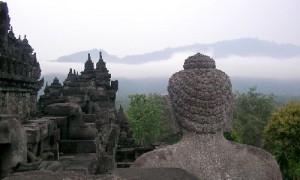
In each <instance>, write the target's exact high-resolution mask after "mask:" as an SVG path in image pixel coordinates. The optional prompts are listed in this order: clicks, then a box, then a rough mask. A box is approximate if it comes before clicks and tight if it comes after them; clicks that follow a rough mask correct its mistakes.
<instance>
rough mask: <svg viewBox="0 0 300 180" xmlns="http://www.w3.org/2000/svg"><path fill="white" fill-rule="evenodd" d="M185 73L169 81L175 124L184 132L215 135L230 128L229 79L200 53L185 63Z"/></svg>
mask: <svg viewBox="0 0 300 180" xmlns="http://www.w3.org/2000/svg"><path fill="white" fill-rule="evenodd" d="M183 68H184V70H182V71H179V72H177V73H175V74H173V75H172V77H171V78H170V79H169V86H168V92H169V96H170V100H171V104H172V108H173V112H174V115H175V118H176V120H177V121H178V123H179V125H180V126H181V127H182V129H183V130H184V131H188V132H196V133H200V134H201V133H202V134H206V133H216V132H219V131H228V130H229V129H230V128H231V119H232V110H233V95H232V86H231V82H230V79H229V77H228V76H227V75H226V74H225V73H224V72H223V71H220V70H218V69H216V65H215V61H214V60H213V59H212V58H210V57H209V56H206V55H202V54H200V53H197V54H195V55H194V56H190V57H189V58H187V59H186V60H185V63H184V66H183Z"/></svg>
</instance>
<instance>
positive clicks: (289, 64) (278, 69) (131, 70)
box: [40, 51, 300, 79]
mask: <svg viewBox="0 0 300 180" xmlns="http://www.w3.org/2000/svg"><path fill="white" fill-rule="evenodd" d="M211 53H212V52H211V51H209V52H207V53H206V54H209V55H212V54H211ZM193 54H195V52H181V53H175V54H173V55H172V56H171V58H169V59H165V60H161V61H153V62H149V63H144V64H138V65H134V64H133V65H132V64H130V65H129V64H117V63H107V68H108V70H109V71H110V73H111V74H112V78H113V79H116V78H120V77H124V78H131V79H134V78H148V77H171V75H172V74H174V73H175V72H178V71H180V70H182V69H183V63H184V60H185V59H186V58H187V57H189V56H191V55H193ZM215 61H216V65H217V68H218V69H220V70H222V71H224V72H225V73H226V74H228V75H229V76H231V77H233V76H239V77H255V78H272V79H300V71H299V67H300V57H297V58H289V59H282V60H277V59H272V58H266V57H239V56H230V57H228V58H220V59H216V60H215ZM40 64H41V68H42V74H43V75H44V74H49V73H59V74H65V75H67V74H68V72H69V68H72V69H76V71H79V72H80V71H83V69H84V64H83V63H61V62H53V61H52V62H51V61H40Z"/></svg>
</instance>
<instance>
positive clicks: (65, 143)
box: [59, 140, 96, 154]
mask: <svg viewBox="0 0 300 180" xmlns="http://www.w3.org/2000/svg"><path fill="white" fill-rule="evenodd" d="M59 151H60V152H62V153H65V154H78V153H96V145H95V142H94V141H93V140H61V141H60V142H59Z"/></svg>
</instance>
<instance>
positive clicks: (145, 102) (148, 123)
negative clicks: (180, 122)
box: [127, 94, 170, 145]
mask: <svg viewBox="0 0 300 180" xmlns="http://www.w3.org/2000/svg"><path fill="white" fill-rule="evenodd" d="M129 98H130V104H129V107H128V110H127V118H128V121H129V123H130V125H131V128H132V131H133V137H134V139H135V141H136V142H138V143H139V144H142V145H147V144H152V143H156V142H157V141H159V140H160V139H162V138H163V137H165V136H168V135H169V134H170V124H169V121H168V112H167V107H166V103H165V101H164V98H163V97H162V96H160V95H157V94H149V95H146V94H135V95H131V96H129Z"/></svg>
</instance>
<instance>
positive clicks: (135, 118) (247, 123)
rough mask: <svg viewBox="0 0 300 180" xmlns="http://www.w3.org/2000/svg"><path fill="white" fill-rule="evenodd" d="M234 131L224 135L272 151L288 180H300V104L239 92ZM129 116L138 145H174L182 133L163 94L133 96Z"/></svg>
mask: <svg viewBox="0 0 300 180" xmlns="http://www.w3.org/2000/svg"><path fill="white" fill-rule="evenodd" d="M234 94H235V106H234V114H233V123H232V124H233V129H232V131H231V132H230V133H224V136H225V137H226V138H227V139H228V140H231V141H235V142H237V143H243V144H248V145H253V146H256V147H260V148H264V149H265V150H267V151H269V152H270V153H271V154H272V155H273V156H274V157H275V159H276V160H277V162H278V164H279V165H280V168H281V172H282V174H283V176H284V179H298V178H300V136H299V132H300V101H292V100H288V101H286V102H285V103H281V104H278V103H276V101H275V100H276V96H274V95H273V94H263V93H260V92H257V88H256V87H251V88H249V90H248V91H247V92H244V93H239V92H235V93H234ZM129 99H130V101H129V104H128V107H127V111H126V115H127V118H128V120H129V123H130V125H131V130H132V132H133V137H134V139H135V141H136V143H138V144H142V145H147V144H157V143H165V144H172V143H176V142H178V141H179V140H180V134H174V132H173V131H172V130H171V121H170V120H169V113H168V108H167V104H166V101H165V98H164V96H163V95H159V94H133V95H130V96H129Z"/></svg>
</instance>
